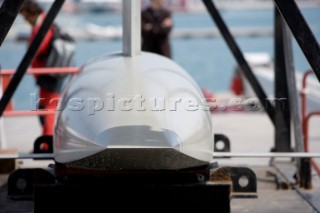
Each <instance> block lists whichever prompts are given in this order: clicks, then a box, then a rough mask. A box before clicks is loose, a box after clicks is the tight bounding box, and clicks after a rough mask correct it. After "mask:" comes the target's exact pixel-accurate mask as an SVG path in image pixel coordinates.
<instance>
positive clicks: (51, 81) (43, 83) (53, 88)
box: [20, 0, 61, 135]
mask: <svg viewBox="0 0 320 213" xmlns="http://www.w3.org/2000/svg"><path fill="white" fill-rule="evenodd" d="M20 14H21V15H22V16H23V17H24V18H25V20H26V21H27V22H28V23H29V24H30V25H31V27H32V32H31V35H30V37H29V41H28V44H29V45H30V44H31V42H32V41H33V39H34V38H35V36H36V34H37V33H38V31H39V29H40V27H41V24H42V22H43V21H44V18H45V16H46V13H45V12H44V10H43V9H42V8H41V7H40V5H39V4H38V3H37V2H35V1H33V0H25V1H24V3H23V5H22V6H21V10H20ZM53 33H54V32H53V28H52V27H51V28H50V30H49V31H48V32H47V34H46V35H45V38H44V40H43V42H42V43H41V45H40V47H39V49H38V51H37V53H36V55H35V57H34V58H33V61H32V63H31V67H32V68H43V67H46V59H47V56H48V54H49V51H50V44H51V40H52V38H53ZM34 77H35V80H36V83H37V85H38V86H39V99H38V100H39V102H38V108H39V109H42V110H55V109H56V107H57V100H59V97H60V94H59V93H60V90H61V86H60V85H61V82H57V79H55V78H54V77H52V76H50V75H34ZM40 122H41V125H42V135H53V131H54V122H55V114H52V115H46V116H40Z"/></svg>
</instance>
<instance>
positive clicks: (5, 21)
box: [0, 0, 24, 46]
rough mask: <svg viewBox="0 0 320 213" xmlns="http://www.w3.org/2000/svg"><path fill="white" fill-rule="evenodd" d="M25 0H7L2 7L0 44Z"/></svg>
mask: <svg viewBox="0 0 320 213" xmlns="http://www.w3.org/2000/svg"><path fill="white" fill-rule="evenodd" d="M23 2H24V0H5V1H4V2H3V4H2V6H1V8H0V46H1V45H2V42H3V41H4V39H5V37H6V36H7V34H8V32H9V30H10V28H11V26H12V24H13V22H14V20H15V19H16V17H17V15H18V14H19V11H20V7H21V5H22V3H23Z"/></svg>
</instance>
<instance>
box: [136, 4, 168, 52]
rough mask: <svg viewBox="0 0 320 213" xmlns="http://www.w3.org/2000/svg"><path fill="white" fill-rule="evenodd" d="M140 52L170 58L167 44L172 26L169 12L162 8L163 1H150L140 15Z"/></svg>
mask: <svg viewBox="0 0 320 213" xmlns="http://www.w3.org/2000/svg"><path fill="white" fill-rule="evenodd" d="M141 21H142V24H141V29H142V50H143V51H147V52H153V53H157V54H160V55H163V56H166V57H168V58H171V46H170V42H169V36H170V32H171V29H172V26H173V22H172V18H171V11H170V10H169V9H167V8H165V7H164V0H151V2H150V5H149V6H148V7H147V8H145V9H144V10H143V11H142V14H141Z"/></svg>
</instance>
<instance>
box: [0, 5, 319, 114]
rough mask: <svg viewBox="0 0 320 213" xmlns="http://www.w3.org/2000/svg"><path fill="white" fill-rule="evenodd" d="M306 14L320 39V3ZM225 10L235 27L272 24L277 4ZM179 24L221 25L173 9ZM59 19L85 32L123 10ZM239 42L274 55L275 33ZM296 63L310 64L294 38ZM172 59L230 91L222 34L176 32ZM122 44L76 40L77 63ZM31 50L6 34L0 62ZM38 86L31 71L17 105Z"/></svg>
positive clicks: (113, 21)
mask: <svg viewBox="0 0 320 213" xmlns="http://www.w3.org/2000/svg"><path fill="white" fill-rule="evenodd" d="M302 12H303V14H304V16H305V19H306V20H307V22H308V23H309V25H310V27H311V29H312V30H313V32H314V34H315V36H316V38H317V39H318V40H319V39H320V23H319V20H320V7H316V8H302ZM221 14H222V16H223V18H224V20H225V21H226V23H227V25H228V26H229V27H230V29H234V28H243V29H245V28H250V29H254V28H258V29H270V30H272V29H273V10H272V9H271V8H267V9H233V10H228V9H225V10H223V11H222V13H221ZM173 19H174V30H179V29H188V30H191V31H197V30H203V29H216V26H215V24H214V22H213V21H212V19H211V18H210V16H209V15H208V13H206V12H202V13H183V12H179V13H178V12H176V13H173ZM57 22H58V23H59V24H60V25H62V26H63V27H64V28H65V29H66V30H67V31H69V32H70V33H77V32H82V31H84V30H87V29H88V26H90V24H95V25H98V26H101V27H107V26H113V27H119V28H121V22H122V20H121V14H120V13H95V14H94V13H82V14H68V13H61V14H59V16H58V17H57ZM12 31H21V32H29V28H28V26H27V24H26V23H25V22H24V20H22V18H21V17H18V18H17V20H16V21H15V23H14V25H13V28H12ZM236 41H237V43H238V44H239V46H240V48H241V49H242V50H243V51H244V52H267V53H269V54H270V56H271V57H273V55H274V52H273V51H274V43H273V37H272V36H260V37H237V38H236ZM292 43H293V50H294V60H295V68H296V70H297V72H304V71H306V70H308V69H310V66H309V64H308V62H307V60H306V59H305V57H304V55H303V53H302V52H301V50H300V48H299V46H298V45H297V43H296V42H295V40H294V39H293V42H292ZM171 45H172V51H173V59H174V60H175V61H176V62H177V63H178V64H180V65H181V66H182V67H183V68H184V69H186V70H187V71H188V72H189V73H190V75H191V76H192V77H193V78H194V79H195V80H196V82H198V84H199V85H200V86H201V87H202V88H206V89H208V90H211V91H213V92H220V91H226V90H228V89H229V87H230V81H231V78H232V75H233V72H234V67H235V66H236V61H235V59H234V57H233V55H232V53H231V51H230V50H229V49H228V47H227V45H226V43H225V41H224V40H223V38H222V37H215V38H211V37H210V38H209V37H208V38H204V37H201V38H200V37H198V38H192V37H189V38H172V39H171ZM121 50H122V41H121V39H99V40H82V39H78V40H77V52H76V56H75V58H76V65H77V66H81V65H82V64H84V63H85V62H86V61H87V60H89V59H91V58H93V57H95V56H97V55H101V54H105V53H111V52H119V51H121ZM25 51H26V43H25V42H24V41H16V40H13V39H10V38H8V39H6V40H5V42H4V43H3V44H2V46H1V48H0V65H1V68H2V69H8V68H13V69H15V68H17V66H18V64H19V63H20V61H21V59H22V57H23V55H24V54H25ZM36 91H37V88H36V86H35V85H34V80H33V77H32V76H26V77H24V79H23V82H22V84H21V85H20V86H19V88H18V90H17V91H16V93H15V95H14V106H15V108H16V109H30V104H31V103H30V102H31V95H30V94H32V93H35V92H36Z"/></svg>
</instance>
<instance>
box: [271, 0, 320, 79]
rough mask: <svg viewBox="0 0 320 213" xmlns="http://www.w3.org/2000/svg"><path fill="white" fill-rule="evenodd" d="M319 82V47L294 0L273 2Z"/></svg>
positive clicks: (276, 0)
mask: <svg viewBox="0 0 320 213" xmlns="http://www.w3.org/2000/svg"><path fill="white" fill-rule="evenodd" d="M274 2H275V4H276V6H277V8H278V10H279V12H280V13H281V15H282V16H283V18H284V19H285V20H286V22H287V24H288V26H289V28H290V30H291V32H292V34H293V35H294V37H295V39H296V40H297V42H298V44H299V46H300V48H301V50H302V52H303V53H304V55H305V56H306V58H307V60H308V62H309V64H310V66H311V67H312V69H313V71H314V73H315V74H316V76H317V78H318V80H319V81H320V46H319V43H318V42H317V39H316V37H315V36H314V34H313V33H312V31H311V29H310V27H309V25H308V24H307V22H306V20H305V19H304V17H303V15H302V13H301V11H300V10H299V7H298V6H297V4H296V3H295V1H294V0H285V1H283V0H274Z"/></svg>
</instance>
